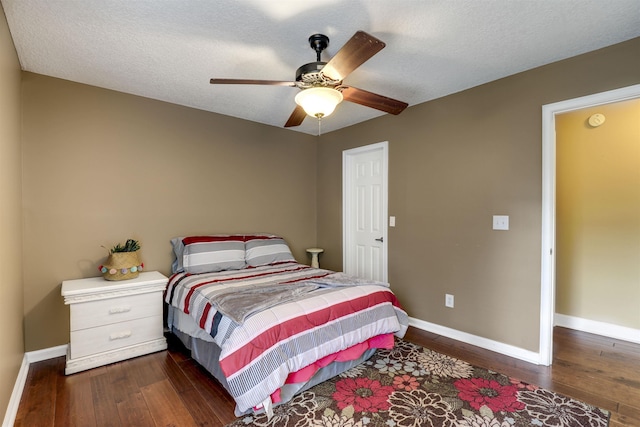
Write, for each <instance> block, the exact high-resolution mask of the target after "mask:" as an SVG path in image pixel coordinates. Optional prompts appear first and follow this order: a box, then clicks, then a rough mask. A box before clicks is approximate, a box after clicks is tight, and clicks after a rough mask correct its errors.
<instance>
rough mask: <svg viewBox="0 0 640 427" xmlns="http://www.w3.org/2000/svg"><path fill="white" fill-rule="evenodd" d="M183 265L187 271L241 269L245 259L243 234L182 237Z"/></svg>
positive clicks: (201, 271)
mask: <svg viewBox="0 0 640 427" xmlns="http://www.w3.org/2000/svg"><path fill="white" fill-rule="evenodd" d="M182 244H183V245H184V249H183V251H182V267H183V269H184V271H186V272H187V273H210V272H215V271H223V270H240V269H242V268H245V267H246V266H247V265H246V264H245V261H244V252H245V249H244V242H243V239H242V236H233V235H215V236H190V237H185V238H183V239H182Z"/></svg>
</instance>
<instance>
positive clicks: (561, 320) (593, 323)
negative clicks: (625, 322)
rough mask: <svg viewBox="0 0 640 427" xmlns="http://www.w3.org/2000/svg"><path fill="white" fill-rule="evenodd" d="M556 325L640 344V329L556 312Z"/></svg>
mask: <svg viewBox="0 0 640 427" xmlns="http://www.w3.org/2000/svg"><path fill="white" fill-rule="evenodd" d="M555 324H556V326H562V327H565V328H571V329H575V330H577V331H582V332H588V333H590V334H596V335H602V336H605V337H609V338H615V339H619V340H623V341H629V342H633V343H636V344H640V329H634V328H629V327H626V326H620V325H614V324H612V323H605V322H599V321H597V320H590V319H583V318H581V317H575V316H567V315H566V314H560V313H556V315H555Z"/></svg>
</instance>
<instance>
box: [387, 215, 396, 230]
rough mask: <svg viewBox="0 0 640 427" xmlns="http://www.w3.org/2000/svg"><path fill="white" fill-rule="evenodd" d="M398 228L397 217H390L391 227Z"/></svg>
mask: <svg viewBox="0 0 640 427" xmlns="http://www.w3.org/2000/svg"><path fill="white" fill-rule="evenodd" d="M395 226H396V217H395V216H390V217H389V227H395Z"/></svg>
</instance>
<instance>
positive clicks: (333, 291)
mask: <svg viewBox="0 0 640 427" xmlns="http://www.w3.org/2000/svg"><path fill="white" fill-rule="evenodd" d="M332 277H336V276H335V273H334V272H332V271H329V270H322V269H317V268H312V267H309V266H306V265H302V264H297V263H283V264H278V265H270V266H263V267H256V268H247V269H242V270H233V271H222V272H217V273H202V274H188V273H177V274H174V275H173V276H172V277H171V278H170V280H169V284H168V286H167V290H166V293H165V301H166V302H167V303H168V304H170V305H172V306H173V307H175V308H177V309H179V310H181V311H183V312H184V313H186V314H188V315H190V316H191V317H192V318H193V319H194V320H195V321H196V323H197V324H199V325H200V327H201V328H202V329H204V330H205V331H206V332H207V333H208V334H209V335H210V336H211V337H212V338H213V341H214V342H215V343H216V344H217V345H218V346H219V347H220V348H221V354H220V361H219V362H220V367H221V369H222V372H223V373H224V375H225V377H226V379H227V383H228V391H229V393H230V394H231V395H232V397H233V398H234V399H235V401H236V404H237V410H238V411H240V412H241V413H244V412H246V411H248V410H250V409H252V408H257V407H260V405H261V404H262V403H263V402H265V401H266V400H267V399H268V398H269V397H270V396H271V395H272V394H273V393H274V392H277V391H278V390H279V389H280V387H282V386H283V385H284V384H285V382H286V380H287V377H288V376H289V374H291V373H294V372H297V371H299V370H300V369H302V368H304V367H306V366H308V365H310V364H312V363H314V362H316V361H318V360H320V359H322V358H324V357H326V356H329V355H332V354H334V353H338V352H341V351H344V350H346V349H349V348H351V347H353V346H355V345H356V344H359V343H362V342H365V341H367V340H369V339H370V338H373V337H376V336H379V335H383V334H390V333H391V334H396V335H397V336H400V337H402V336H403V335H404V333H405V332H406V329H407V326H408V317H407V314H406V313H405V312H404V311H403V310H402V309H401V308H400V305H399V303H398V301H397V299H396V297H395V295H394V294H393V293H392V292H391V290H390V289H389V287H388V285H387V284H382V283H379V282H366V281H363V280H361V279H355V280H354V285H353V286H329V287H324V286H323V287H319V288H318V289H315V290H312V291H310V292H307V293H304V294H299V295H296V296H295V297H292V298H289V299H285V300H284V301H280V302H279V303H278V304H277V305H270V304H266V305H265V306H264V307H261V308H260V309H259V310H257V311H255V312H253V313H252V314H251V315H249V316H247V317H246V318H245V319H244V321H242V322H238V321H237V320H236V321H234V320H232V319H231V318H230V317H229V316H225V315H223V314H222V312H221V311H219V310H217V309H216V307H218V305H217V303H216V296H217V295H218V296H219V295H221V294H226V295H228V294H229V291H230V290H231V291H233V292H238V294H239V295H242V292H244V291H246V290H248V289H249V290H252V291H253V290H255V289H256V288H259V287H262V286H264V287H269V288H273V287H274V286H275V285H281V286H287V285H290V284H300V283H304V282H310V283H311V282H314V281H318V280H320V281H323V282H327V281H328V282H332V280H331V279H332ZM338 279H339V281H340V282H344V275H342V276H340V277H338Z"/></svg>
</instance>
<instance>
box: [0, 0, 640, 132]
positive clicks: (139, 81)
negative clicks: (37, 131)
mask: <svg viewBox="0 0 640 427" xmlns="http://www.w3.org/2000/svg"><path fill="white" fill-rule="evenodd" d="M1 2H2V6H3V7H4V11H5V14H6V17H7V21H8V23H9V28H10V30H11V35H12V37H13V40H14V43H15V46H16V49H17V52H18V57H19V59H20V63H21V66H22V69H23V70H26V71H31V72H34V73H39V74H44V75H48V76H53V77H58V78H61V79H66V80H71V81H75V82H80V83H85V84H89V85H93V86H98V87H103V88H108V89H113V90H117V91H121V92H126V93H131V94H135V95H140V96H144V97H148V98H153V99H158V100H162V101H167V102H171V103H175V104H179V105H185V106H189V107H194V108H198V109H201V110H206V111H212V112H215V113H220V114H225V115H228V116H234V117H239V118H243V119H247V120H251V121H255V122H259V123H264V124H268V125H273V126H278V127H282V126H283V125H284V123H285V122H286V120H287V118H288V117H289V115H290V114H291V112H292V111H293V108H294V106H295V104H294V100H293V98H294V96H295V95H296V93H297V92H298V89H296V88H291V87H284V86H244V85H243V86H237V85H228V86H220V85H216V86H213V85H210V84H209V79H210V78H212V77H218V78H247V79H265V80H290V81H293V80H294V79H295V71H296V69H297V68H298V67H299V66H300V65H303V64H305V63H308V62H313V61H315V60H316V58H315V52H314V51H313V50H312V49H311V47H310V46H309V43H308V41H307V39H308V37H309V36H310V35H311V34H314V33H322V34H326V35H327V36H329V38H330V40H331V41H330V45H329V47H328V48H327V50H326V51H325V52H324V53H323V58H322V59H323V60H328V59H329V58H330V57H331V56H333V54H335V52H337V51H338V50H339V49H340V47H341V46H342V45H343V44H344V43H345V42H346V41H347V40H348V39H349V38H350V37H351V36H352V35H353V34H354V33H355V32H356V31H357V30H363V31H365V32H368V33H370V34H372V35H373V36H375V37H377V38H379V39H381V40H382V41H384V42H385V43H386V44H387V46H386V48H385V49H383V50H382V51H381V52H379V53H378V54H377V55H375V56H374V57H373V58H371V59H370V60H369V61H367V62H366V63H364V64H363V65H362V66H360V67H359V68H358V69H356V70H355V71H354V72H353V73H352V74H351V75H349V76H348V77H347V78H346V79H345V83H346V84H348V85H349V86H355V87H358V88H361V89H365V90H368V91H371V92H375V93H378V94H381V95H385V96H389V97H391V98H395V99H399V100H402V101H405V102H408V103H409V105H410V106H411V105H415V104H419V103H422V102H425V101H429V100H431V99H435V98H439V97H441V96H444V95H447V94H451V93H455V92H459V91H461V90H464V89H467V88H470V87H473V86H477V85H479V84H482V83H486V82H489V81H492V80H496V79H499V78H501V77H505V76H508V75H511V74H515V73H518V72H521V71H524V70H528V69H531V68H534V67H538V66H540V65H544V64H548V63H551V62H554V61H558V60H561V59H564V58H568V57H571V56H575V55H578V54H581V53H584V52H588V51H592V50H595V49H599V48H602V47H605V46H609V45H612V44H615V43H618V42H621V41H624V40H628V39H631V38H635V37H638V36H640V1H639V0H606V1H603V0H455V1H454V0H360V1H354V0H324V1H322V2H320V1H301V0H286V1H285V0H280V1H275V0H215V1H214V0H211V1H205V0H198V1H196V0H191V1H187V0H163V1H161V0H146V1H142V0H1ZM382 114H383V113H381V112H379V111H377V110H373V109H371V108H367V107H363V106H360V105H356V104H352V103H348V102H343V103H342V104H340V105H339V106H338V108H337V109H336V111H335V113H334V114H333V115H331V116H329V117H327V118H325V119H324V120H323V122H322V133H327V132H330V131H332V130H336V129H340V128H343V127H346V126H350V125H353V124H356V123H359V122H363V121H365V120H369V119H371V118H374V117H377V116H380V115H382ZM289 129H292V130H296V131H301V132H305V133H309V134H312V135H316V134H317V133H318V124H317V122H316V121H315V119H311V118H309V117H307V118H306V119H305V121H304V123H303V124H302V125H301V126H299V127H296V128H289Z"/></svg>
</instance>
